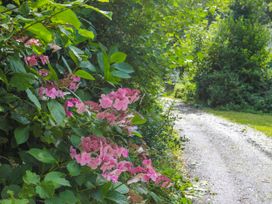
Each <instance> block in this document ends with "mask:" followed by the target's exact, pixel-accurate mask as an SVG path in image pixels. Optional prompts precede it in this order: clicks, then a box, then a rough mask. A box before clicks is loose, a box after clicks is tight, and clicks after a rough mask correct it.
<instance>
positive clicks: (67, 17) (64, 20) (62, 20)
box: [51, 9, 81, 29]
mask: <svg viewBox="0 0 272 204" xmlns="http://www.w3.org/2000/svg"><path fill="white" fill-rule="evenodd" d="M51 21H52V22H53V23H57V24H69V25H72V26H74V27H75V28H76V29H79V28H80V26H81V23H80V21H79V20H78V18H77V15H76V14H75V12H73V11H72V10H71V9H68V10H65V11H63V12H60V13H59V14H57V15H55V16H54V17H52V18H51Z"/></svg>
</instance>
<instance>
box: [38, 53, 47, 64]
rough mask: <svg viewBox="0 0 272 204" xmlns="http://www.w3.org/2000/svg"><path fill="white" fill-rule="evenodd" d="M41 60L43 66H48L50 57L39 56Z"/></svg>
mask: <svg viewBox="0 0 272 204" xmlns="http://www.w3.org/2000/svg"><path fill="white" fill-rule="evenodd" d="M39 58H40V60H41V63H42V64H43V65H45V64H48V63H49V58H48V56H47V55H40V56H39Z"/></svg>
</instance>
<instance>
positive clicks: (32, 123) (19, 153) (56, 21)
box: [0, 0, 173, 204]
mask: <svg viewBox="0 0 272 204" xmlns="http://www.w3.org/2000/svg"><path fill="white" fill-rule="evenodd" d="M58 2H59V1H58ZM58 2H55V1H52V0H36V1H34V0H33V1H20V0H14V1H12V3H10V2H6V1H4V2H2V1H1V3H0V19H1V24H0V25H1V33H0V47H1V49H0V58H1V61H0V95H1V97H0V132H1V136H0V148H1V150H0V191H1V199H2V200H1V201H0V203H3V204H4V203H19V204H25V203H47V204H50V203H58V204H59V203H67V204H68V203H69V204H72V203H118V204H119V203H129V202H132V203H137V202H146V203H154V202H157V203H163V202H168V201H167V199H168V196H167V195H168V193H169V192H170V189H171V188H173V187H172V186H173V182H171V180H170V179H169V178H168V177H167V176H165V175H163V174H161V173H160V172H158V171H157V170H156V169H155V168H154V167H153V165H152V161H151V159H150V158H149V157H148V154H147V153H146V151H147V150H146V148H145V146H144V145H143V144H144V141H143V133H141V132H140V131H139V130H138V128H137V126H138V125H144V123H145V122H146V119H144V117H143V116H142V115H141V114H140V113H139V112H138V111H137V103H139V101H140V100H141V97H142V96H141V93H140V91H139V90H137V89H133V88H124V87H122V81H123V80H127V79H130V78H131V76H132V75H133V72H134V70H133V68H132V67H131V66H130V65H129V64H128V63H127V62H126V54H125V53H123V52H120V51H119V50H118V49H117V48H110V49H108V48H106V47H105V46H103V45H102V44H101V43H99V42H97V40H96V35H95V33H96V32H95V29H94V28H93V25H92V23H91V22H90V20H89V19H85V18H84V17H82V16H80V15H79V14H78V13H77V11H79V10H80V11H81V12H89V13H94V14H95V13H96V14H97V13H98V14H99V15H102V16H104V17H105V18H108V19H111V13H110V12H107V11H103V10H100V9H98V8H96V7H94V6H93V5H90V4H86V3H85V1H83V0H76V1H69V2H67V3H58ZM101 2H105V1H102V0H101ZM156 192H159V193H158V194H157V193H156ZM136 201H137V202H136Z"/></svg>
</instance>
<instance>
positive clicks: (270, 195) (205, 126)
mask: <svg viewBox="0 0 272 204" xmlns="http://www.w3.org/2000/svg"><path fill="white" fill-rule="evenodd" d="M175 112H176V113H178V116H181V117H179V119H177V122H176V128H177V129H180V134H181V136H184V135H185V136H186V137H187V138H188V142H187V143H186V144H185V151H184V160H185V165H186V167H187V168H188V172H190V173H189V174H190V176H191V177H192V178H194V177H197V178H199V179H200V180H204V181H207V182H208V188H209V192H210V193H208V194H207V195H205V196H203V197H202V198H199V199H197V200H195V201H194V203H197V204H202V203H203V204H208V203H212V204H241V203H242V204H262V203H264V204H272V139H271V138H268V137H266V136H265V135H263V134H262V133H260V132H257V131H255V130H253V129H251V128H247V127H246V126H242V125H238V124H234V123H231V122H229V121H226V120H224V119H221V118H219V117H216V116H213V115H211V114H208V113H204V112H202V111H199V110H196V109H193V108H189V107H187V106H184V105H182V104H180V105H178V106H177V111H175Z"/></svg>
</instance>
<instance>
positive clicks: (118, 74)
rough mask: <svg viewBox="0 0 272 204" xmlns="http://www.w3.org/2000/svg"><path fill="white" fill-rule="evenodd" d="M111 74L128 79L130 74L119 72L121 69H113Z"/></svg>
mask: <svg viewBox="0 0 272 204" xmlns="http://www.w3.org/2000/svg"><path fill="white" fill-rule="evenodd" d="M111 74H112V76H115V77H118V78H122V79H129V78H131V76H130V75H129V74H127V73H126V72H121V71H113V72H112V73H111Z"/></svg>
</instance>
